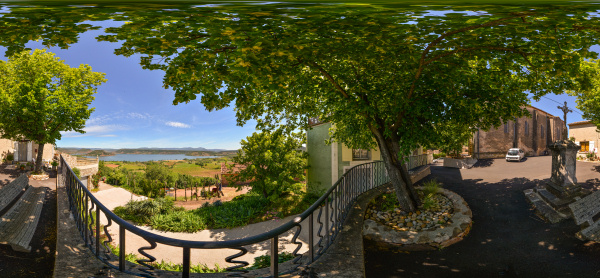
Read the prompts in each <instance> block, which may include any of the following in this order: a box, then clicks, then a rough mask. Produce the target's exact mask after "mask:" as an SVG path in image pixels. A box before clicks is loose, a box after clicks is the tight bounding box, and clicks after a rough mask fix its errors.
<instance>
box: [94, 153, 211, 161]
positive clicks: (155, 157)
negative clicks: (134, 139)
mask: <svg viewBox="0 0 600 278" xmlns="http://www.w3.org/2000/svg"><path fill="white" fill-rule="evenodd" d="M86 157H90V158H96V157H93V156H86ZM217 157H220V156H190V155H185V154H116V155H111V156H101V157H100V160H102V161H137V162H142V161H159V160H182V159H184V158H187V159H196V158H217Z"/></svg>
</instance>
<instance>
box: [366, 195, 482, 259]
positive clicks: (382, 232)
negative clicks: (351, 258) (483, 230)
mask: <svg viewBox="0 0 600 278" xmlns="http://www.w3.org/2000/svg"><path fill="white" fill-rule="evenodd" d="M438 193H439V194H442V195H444V196H446V198H448V199H449V200H450V201H451V202H452V205H453V214H452V216H451V217H450V219H449V221H447V223H445V224H444V225H441V226H439V227H436V228H435V229H428V230H421V231H414V230H406V231H402V230H398V229H394V228H392V227H390V226H387V225H384V224H381V223H379V222H377V221H374V220H372V219H365V220H364V225H363V236H364V237H365V238H366V239H368V240H372V241H375V242H378V243H382V244H389V245H394V246H396V247H399V248H400V249H402V250H411V251H420V250H423V251H426V250H436V249H440V248H445V247H448V246H450V245H452V244H454V243H457V242H459V241H461V240H462V239H463V238H464V237H465V236H466V235H467V234H468V233H469V231H470V230H471V224H472V217H473V214H472V213H471V209H470V208H469V205H467V202H465V200H464V199H463V198H462V197H460V196H459V195H458V194H456V193H454V192H452V191H450V190H447V189H443V188H440V189H439V191H438Z"/></svg>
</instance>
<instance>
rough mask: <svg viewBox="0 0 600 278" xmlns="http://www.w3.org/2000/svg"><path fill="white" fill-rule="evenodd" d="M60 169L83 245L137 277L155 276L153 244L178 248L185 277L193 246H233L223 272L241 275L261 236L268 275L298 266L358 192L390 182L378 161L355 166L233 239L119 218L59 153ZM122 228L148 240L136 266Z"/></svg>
mask: <svg viewBox="0 0 600 278" xmlns="http://www.w3.org/2000/svg"><path fill="white" fill-rule="evenodd" d="M60 172H61V177H59V182H60V184H61V185H63V186H65V187H66V191H67V195H68V199H69V205H70V210H71V212H72V214H73V217H74V220H75V222H76V224H77V227H78V229H79V232H80V234H81V236H82V238H83V240H84V241H85V244H86V246H87V247H89V249H90V250H91V251H92V253H94V254H95V256H96V257H97V258H98V259H100V260H101V261H103V262H104V263H105V264H107V265H108V266H110V267H112V268H114V269H118V270H120V271H122V272H125V273H129V274H133V275H137V276H142V277H154V276H155V275H156V272H155V271H156V270H155V268H154V267H153V266H152V265H151V263H152V262H155V261H156V259H155V258H154V257H153V256H151V255H150V254H148V252H147V251H149V250H153V249H155V248H156V246H157V244H164V245H168V246H173V247H177V248H181V250H180V252H181V254H182V257H183V268H182V269H183V271H182V274H181V275H182V277H189V276H190V265H191V263H192V261H191V258H190V252H191V250H194V249H233V250H237V251H239V253H237V254H235V255H232V256H229V257H227V258H225V261H226V262H227V263H230V264H235V265H233V266H230V267H228V268H227V272H228V273H227V275H228V276H230V277H245V276H244V274H245V273H247V272H248V271H247V270H244V269H243V267H245V266H247V265H249V263H248V262H246V261H243V260H240V259H238V258H239V257H241V256H243V255H244V254H246V253H247V252H248V249H247V248H246V246H248V245H252V244H257V243H260V242H266V241H269V242H270V254H271V265H270V275H271V276H270V277H278V276H279V275H281V274H284V273H291V272H293V271H297V270H298V268H299V267H300V266H306V265H309V264H311V263H313V262H314V261H315V260H317V259H318V258H319V257H321V255H323V254H324V253H325V251H326V250H327V249H328V248H329V247H330V246H331V245H332V244H333V242H334V241H335V239H336V237H337V236H338V234H339V232H340V231H341V228H342V225H343V223H344V220H345V219H346V217H347V215H348V213H349V211H350V209H351V207H352V205H353V203H354V202H355V200H356V198H357V197H358V196H359V195H361V194H362V193H364V192H366V191H368V190H370V189H373V188H376V187H378V186H381V185H384V184H386V183H388V182H389V178H388V176H387V173H386V170H385V167H384V164H383V162H381V161H377V162H371V163H365V164H361V165H357V166H355V167H353V168H351V169H350V170H348V171H347V172H346V173H345V174H344V175H343V176H342V177H341V178H340V179H339V180H338V181H337V182H336V183H335V184H334V185H333V186H332V187H331V188H330V189H329V190H328V191H327V192H326V193H325V194H323V196H321V197H320V198H319V199H318V200H317V201H316V202H315V203H314V204H313V205H312V206H311V207H310V208H308V209H307V210H306V211H304V212H303V213H302V214H300V215H298V216H297V217H295V218H293V219H292V220H290V221H288V222H286V223H283V224H282V225H281V226H279V227H277V228H275V229H273V230H270V231H267V232H264V233H261V234H258V235H254V236H249V237H245V238H241V239H234V240H222V241H191V240H182V239H176V238H170V237H165V236H162V235H159V234H155V233H152V232H150V231H147V230H144V229H141V228H140V227H137V226H135V225H132V224H130V223H128V222H127V221H125V220H123V219H121V218H119V217H118V216H117V215H115V214H114V213H113V212H112V211H110V210H109V209H108V208H106V207H105V206H104V205H103V204H102V203H101V202H99V201H98V199H96V198H95V196H94V195H92V193H91V192H90V191H89V190H88V189H87V188H86V187H85V186H83V184H82V183H81V181H80V180H79V179H78V178H77V176H76V175H75V174H74V173H73V171H72V170H71V168H70V167H69V165H68V164H67V163H66V162H65V160H64V158H63V157H62V156H61V170H60ZM101 217H105V218H106V220H105V221H106V222H107V223H106V224H105V225H101V221H100V219H101ZM112 225H116V226H118V241H117V242H115V239H114V238H113V236H112V235H111V234H110V233H109V227H111V226H112ZM302 226H305V227H306V226H308V234H309V235H308V239H307V240H306V241H307V242H306V243H305V244H307V245H308V251H306V252H305V253H303V254H300V253H299V252H298V251H299V250H300V248H301V247H302V245H303V243H302V242H300V241H298V240H297V239H298V236H299V235H300V232H301V231H302ZM111 229H112V228H111ZM126 232H128V233H131V234H134V235H136V236H139V237H141V238H143V239H144V240H145V241H146V242H148V246H143V247H141V248H139V249H138V250H137V252H138V254H140V255H141V256H143V257H144V258H143V259H138V260H136V261H137V263H138V265H136V266H135V267H131V265H129V266H127V264H128V263H127V262H126V260H125V256H126V254H128V253H127V252H128V251H130V250H127V249H126V244H125V242H126V239H127V238H126ZM290 232H292V233H293V238H292V240H291V243H293V244H296V245H297V248H296V249H295V250H294V251H293V253H292V254H293V255H294V256H295V258H294V259H293V261H292V267H291V268H289V267H288V268H289V269H287V270H283V269H282V270H281V271H280V269H279V268H280V264H279V263H278V254H279V240H280V238H281V237H282V235H283V234H284V233H290ZM128 233H127V234H128ZM109 244H112V245H115V246H118V250H119V252H118V255H115V254H113V252H112V251H111V248H110V247H109ZM198 261H200V260H198ZM126 266H127V267H126Z"/></svg>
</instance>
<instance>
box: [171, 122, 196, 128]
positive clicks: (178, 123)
mask: <svg viewBox="0 0 600 278" xmlns="http://www.w3.org/2000/svg"><path fill="white" fill-rule="evenodd" d="M165 124H166V125H168V126H172V127H178V128H190V127H191V126H190V125H188V124H184V123H180V122H166V123H165Z"/></svg>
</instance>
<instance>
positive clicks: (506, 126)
mask: <svg viewBox="0 0 600 278" xmlns="http://www.w3.org/2000/svg"><path fill="white" fill-rule="evenodd" d="M504 133H508V123H504Z"/></svg>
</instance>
